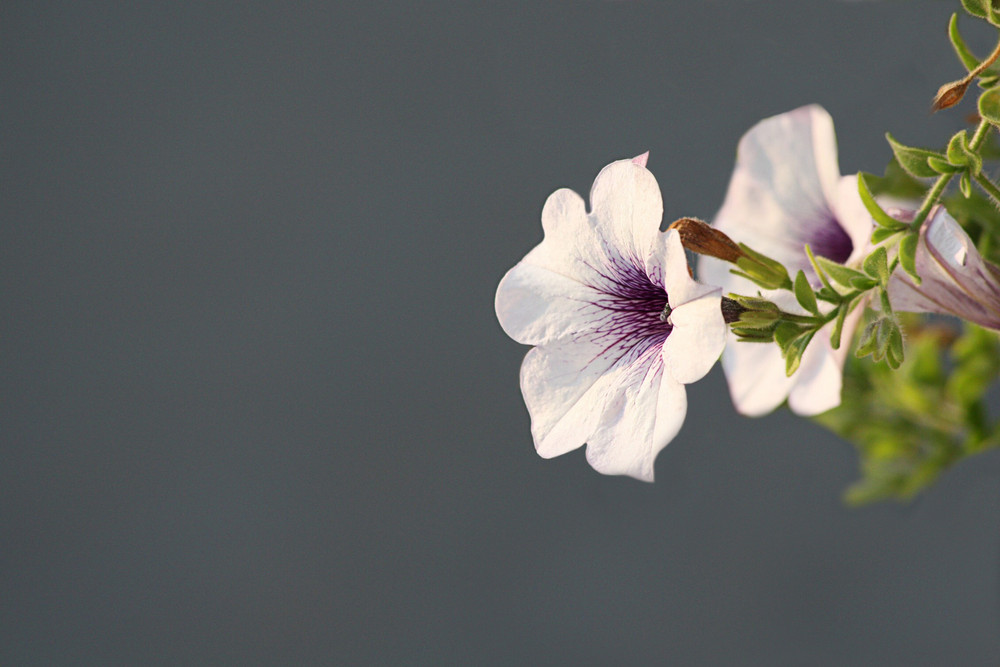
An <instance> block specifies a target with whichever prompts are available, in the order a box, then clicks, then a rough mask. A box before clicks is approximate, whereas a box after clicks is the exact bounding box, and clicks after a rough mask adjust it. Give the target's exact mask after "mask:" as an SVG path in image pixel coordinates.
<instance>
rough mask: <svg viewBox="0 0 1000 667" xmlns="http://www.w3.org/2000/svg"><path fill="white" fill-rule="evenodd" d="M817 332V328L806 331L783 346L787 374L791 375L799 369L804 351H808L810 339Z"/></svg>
mask: <svg viewBox="0 0 1000 667" xmlns="http://www.w3.org/2000/svg"><path fill="white" fill-rule="evenodd" d="M815 334H816V330H815V329H813V330H812V331H805V332H803V333H801V334H799V335H798V336H796V337H795V338H793V339H792V340H790V341H788V343H787V344H786V345H785V346H784V347H783V348H782V354H784V356H785V375H788V376H791V375H792V373H794V372H795V371H797V370H798V369H799V364H800V363H802V353H803V352H805V351H806V347H808V345H809V341H811V340H812V337H813V336H814V335H815Z"/></svg>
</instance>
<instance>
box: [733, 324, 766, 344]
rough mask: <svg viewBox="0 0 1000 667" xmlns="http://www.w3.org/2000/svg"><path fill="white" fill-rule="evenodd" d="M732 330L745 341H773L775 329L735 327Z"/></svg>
mask: <svg viewBox="0 0 1000 667" xmlns="http://www.w3.org/2000/svg"><path fill="white" fill-rule="evenodd" d="M731 331H732V332H733V333H734V334H736V337H737V338H739V340H740V341H741V342H743V343H773V342H774V331H773V330H772V329H744V328H741V327H733V328H732V329H731Z"/></svg>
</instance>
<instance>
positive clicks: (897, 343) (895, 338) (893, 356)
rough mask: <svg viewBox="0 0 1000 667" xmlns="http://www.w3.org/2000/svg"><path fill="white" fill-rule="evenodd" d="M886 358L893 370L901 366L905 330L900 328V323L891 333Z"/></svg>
mask: <svg viewBox="0 0 1000 667" xmlns="http://www.w3.org/2000/svg"><path fill="white" fill-rule="evenodd" d="M885 358H886V361H888V362H889V367H890V368H892V369H893V370H895V369H897V368H899V365H900V364H901V363H903V358H904V357H903V332H902V331H900V330H899V325H898V324H897V325H896V326H895V327H894V328H893V330H892V333H891V334H890V335H889V347H888V349H887V350H886V355H885Z"/></svg>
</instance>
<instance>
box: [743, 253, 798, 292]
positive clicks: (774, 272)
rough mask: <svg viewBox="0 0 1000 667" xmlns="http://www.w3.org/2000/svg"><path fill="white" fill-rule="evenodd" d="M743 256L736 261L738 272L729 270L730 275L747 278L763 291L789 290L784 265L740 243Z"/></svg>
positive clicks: (789, 280) (789, 283)
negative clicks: (763, 289)
mask: <svg viewBox="0 0 1000 667" xmlns="http://www.w3.org/2000/svg"><path fill="white" fill-rule="evenodd" d="M739 245H740V249H741V250H742V251H743V256H742V257H740V258H739V259H738V260H736V266H738V267H739V270H740V271H739V272H736V271H735V270H732V269H730V272H731V273H735V274H736V275H742V276H743V277H744V278H749V279H750V280H752V281H753V282H755V283H757V284H758V285H760V286H761V287H763V288H765V289H791V287H792V281H791V279H789V277H788V270H787V269H785V267H784V265H782V264H781V263H780V262H777V261H775V260H773V259H771V258H770V257H768V256H767V255H762V254H760V253H759V252H757V251H756V250H754V249H753V248H751V247H750V246H748V245H746V244H745V243H740V244H739Z"/></svg>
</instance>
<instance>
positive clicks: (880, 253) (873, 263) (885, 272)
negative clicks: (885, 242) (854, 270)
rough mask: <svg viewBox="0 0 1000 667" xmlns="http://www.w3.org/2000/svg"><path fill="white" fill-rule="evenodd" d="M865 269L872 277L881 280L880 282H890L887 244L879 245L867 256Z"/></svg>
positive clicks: (884, 283) (883, 283)
mask: <svg viewBox="0 0 1000 667" xmlns="http://www.w3.org/2000/svg"><path fill="white" fill-rule="evenodd" d="M863 267H864V270H865V273H867V274H868V275H869V276H871V277H872V278H875V279H877V280H878V281H879V283H880V284H882V285H886V284H888V282H889V253H887V252H886V250H885V246H879V247H878V248H875V250H874V251H873V252H872V254H870V255H868V256H867V257H865V262H864V265H863Z"/></svg>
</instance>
